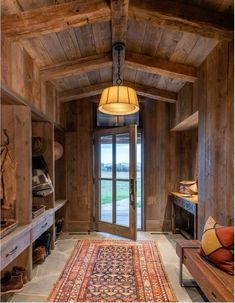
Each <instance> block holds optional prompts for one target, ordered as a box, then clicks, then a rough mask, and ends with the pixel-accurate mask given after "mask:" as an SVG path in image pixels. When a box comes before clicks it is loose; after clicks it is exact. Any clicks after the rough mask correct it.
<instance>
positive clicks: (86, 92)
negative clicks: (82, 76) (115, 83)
mask: <svg viewBox="0 0 235 303" xmlns="http://www.w3.org/2000/svg"><path fill="white" fill-rule="evenodd" d="M111 85H112V82H111V81H110V82H103V83H99V84H93V85H89V86H84V87H78V88H75V89H71V90H67V91H64V92H61V93H60V94H59V99H60V101H61V102H69V101H72V100H78V99H83V98H87V97H93V96H96V95H99V94H101V92H102V90H103V89H105V88H106V87H109V86H111Z"/></svg>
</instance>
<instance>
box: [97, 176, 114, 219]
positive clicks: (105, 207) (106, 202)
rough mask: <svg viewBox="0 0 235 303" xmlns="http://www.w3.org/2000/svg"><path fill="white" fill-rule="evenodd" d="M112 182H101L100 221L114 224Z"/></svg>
mask: <svg viewBox="0 0 235 303" xmlns="http://www.w3.org/2000/svg"><path fill="white" fill-rule="evenodd" d="M112 183H113V182H112V180H100V220H101V221H105V222H110V223H112V222H113V219H112V218H113V207H112V204H113V203H112V201H113V191H112V190H113V186H112Z"/></svg>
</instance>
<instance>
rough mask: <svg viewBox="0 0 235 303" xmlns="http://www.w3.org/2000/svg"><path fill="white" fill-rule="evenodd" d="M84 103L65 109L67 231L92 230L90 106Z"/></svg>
mask: <svg viewBox="0 0 235 303" xmlns="http://www.w3.org/2000/svg"><path fill="white" fill-rule="evenodd" d="M92 106H93V105H92V103H91V102H88V101H87V100H79V101H77V102H70V103H68V104H66V105H64V107H65V119H66V121H67V123H66V125H67V128H68V132H66V157H67V159H66V171H67V198H68V200H69V203H68V206H67V207H68V209H67V212H68V222H67V228H68V231H88V230H92V202H93V196H92V192H93V144H92V140H93V139H92V135H93V134H92V130H93V125H92V124H93V107H92Z"/></svg>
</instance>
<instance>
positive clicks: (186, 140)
mask: <svg viewBox="0 0 235 303" xmlns="http://www.w3.org/2000/svg"><path fill="white" fill-rule="evenodd" d="M176 136H178V137H179V141H178V154H177V155H178V165H179V170H178V171H179V179H178V180H179V181H182V180H196V178H197V175H198V129H197V128H196V129H193V130H187V131H182V132H177V134H176Z"/></svg>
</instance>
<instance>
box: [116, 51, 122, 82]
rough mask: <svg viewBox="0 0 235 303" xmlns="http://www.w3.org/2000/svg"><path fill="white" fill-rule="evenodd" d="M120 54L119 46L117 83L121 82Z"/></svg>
mask: <svg viewBox="0 0 235 303" xmlns="http://www.w3.org/2000/svg"><path fill="white" fill-rule="evenodd" d="M120 69H121V54H120V48H118V78H117V81H116V83H117V85H118V86H119V85H121V84H122V79H121V70H120Z"/></svg>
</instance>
